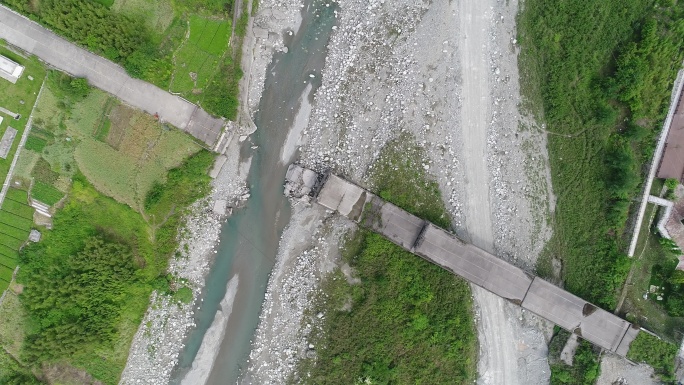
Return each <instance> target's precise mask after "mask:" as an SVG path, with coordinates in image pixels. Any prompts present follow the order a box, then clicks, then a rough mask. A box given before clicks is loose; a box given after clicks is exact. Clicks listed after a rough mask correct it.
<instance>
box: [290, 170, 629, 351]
mask: <svg viewBox="0 0 684 385" xmlns="http://www.w3.org/2000/svg"><path fill="white" fill-rule="evenodd" d="M285 193H286V194H288V195H291V196H293V197H311V198H314V199H315V200H316V202H317V203H318V204H320V205H322V206H324V207H326V208H328V209H330V210H333V211H336V212H338V213H340V214H341V215H343V216H345V217H347V218H349V219H351V220H353V221H355V222H357V223H358V224H359V225H361V226H363V227H366V228H368V229H370V230H373V231H375V232H377V233H379V234H381V235H383V236H384V237H386V238H387V239H389V240H390V241H392V242H394V243H395V244H397V245H399V246H401V247H403V248H404V249H406V250H408V251H410V252H411V253H413V254H416V255H418V256H420V257H422V258H424V259H426V260H428V261H430V262H432V263H434V264H436V265H438V266H440V267H442V268H443V269H445V270H448V271H450V272H452V273H453V274H456V275H458V276H460V277H462V278H464V279H466V280H467V281H469V282H472V283H473V284H475V285H478V286H480V287H482V288H484V289H486V290H488V291H490V292H492V293H494V294H496V295H498V296H500V297H502V298H504V299H507V300H509V301H511V302H513V303H515V304H516V305H519V306H521V307H522V308H523V309H526V310H529V311H531V312H533V313H535V314H537V315H539V316H541V317H543V318H545V319H547V320H549V321H551V322H553V323H555V324H556V325H558V326H560V327H562V328H563V329H566V330H568V331H570V332H572V333H575V334H577V335H578V336H580V337H582V338H584V339H585V340H587V341H589V342H591V343H593V344H595V345H597V346H600V347H601V348H603V349H606V350H609V351H611V352H613V353H616V354H618V355H621V356H626V355H627V351H628V350H629V346H630V344H631V343H632V341H634V339H635V338H636V336H637V334H638V333H639V328H638V327H637V326H636V325H633V324H631V323H629V322H627V321H625V320H623V319H622V318H620V317H617V316H616V315H614V314H612V313H609V312H607V311H605V310H603V309H601V308H599V307H597V306H595V305H593V304H591V303H589V302H587V301H585V300H583V299H582V298H579V297H577V296H575V295H573V294H571V293H569V292H567V291H566V290H563V289H561V288H559V287H557V286H555V285H553V284H551V283H549V282H547V281H545V280H543V279H541V278H539V277H535V276H533V275H531V274H529V273H527V272H525V271H524V270H522V269H520V268H518V267H516V266H514V265H512V264H510V263H508V262H506V261H503V260H501V259H499V258H497V257H496V256H494V255H492V254H490V253H488V252H486V251H484V250H482V249H480V248H477V247H475V246H474V245H472V244H468V243H465V242H463V241H461V240H460V239H458V238H457V237H456V236H454V235H453V234H451V233H449V232H447V231H446V230H444V229H441V228H439V227H437V226H435V225H433V224H432V223H430V222H427V221H425V220H423V219H421V218H418V217H416V216H415V215H412V214H409V213H408V212H406V211H404V210H402V209H400V208H399V207H397V206H395V205H393V204H391V203H388V202H385V201H384V200H382V199H381V198H379V197H378V196H376V195H374V194H372V193H371V192H369V191H367V190H365V189H363V188H361V187H359V186H357V185H355V184H353V183H350V182H348V181H346V180H344V179H342V178H340V177H338V176H336V175H321V174H318V173H316V172H314V171H312V170H309V169H305V168H303V167H300V166H298V165H290V167H289V168H288V170H287V175H286V187H285Z"/></svg>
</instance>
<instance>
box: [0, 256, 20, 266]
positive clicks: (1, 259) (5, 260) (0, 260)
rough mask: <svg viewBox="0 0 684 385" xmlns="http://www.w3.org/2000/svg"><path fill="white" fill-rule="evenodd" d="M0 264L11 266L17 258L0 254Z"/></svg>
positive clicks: (14, 264)
mask: <svg viewBox="0 0 684 385" xmlns="http://www.w3.org/2000/svg"><path fill="white" fill-rule="evenodd" d="M0 265H2V266H5V267H9V268H13V267H14V266H16V265H17V260H16V259H15V258H11V257H8V256H6V255H2V254H0Z"/></svg>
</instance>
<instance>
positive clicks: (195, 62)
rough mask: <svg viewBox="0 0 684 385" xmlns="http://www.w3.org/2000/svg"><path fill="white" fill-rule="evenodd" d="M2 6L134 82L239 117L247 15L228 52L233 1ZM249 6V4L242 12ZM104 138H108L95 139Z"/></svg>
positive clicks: (50, 0)
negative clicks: (121, 69)
mask: <svg viewBox="0 0 684 385" xmlns="http://www.w3.org/2000/svg"><path fill="white" fill-rule="evenodd" d="M0 2H3V3H5V4H7V5H9V6H10V7H12V8H14V9H15V10H17V11H19V12H21V13H24V14H26V15H27V16H29V17H31V18H32V19H34V20H37V21H38V22H40V23H42V24H44V25H45V26H46V27H48V28H50V29H52V30H54V31H55V32H57V33H59V34H61V35H63V36H65V37H66V38H67V39H69V40H71V41H74V42H76V43H77V44H80V45H82V46H84V47H86V48H88V49H89V50H92V51H94V52H96V53H98V54H101V55H103V56H105V57H107V58H108V59H111V60H114V61H116V62H118V63H120V64H122V65H123V66H124V68H125V69H126V71H127V72H128V73H129V74H131V75H132V76H134V77H138V78H141V79H144V80H147V81H149V82H151V83H154V84H156V85H158V86H159V87H161V88H164V89H169V90H170V91H173V92H178V93H181V94H182V95H183V96H184V97H185V98H186V99H188V100H191V101H194V102H196V103H199V104H200V105H201V106H202V107H203V108H205V109H206V110H207V111H209V112H210V113H213V114H215V115H218V116H223V117H226V118H228V119H235V117H236V110H237V103H238V102H237V100H238V88H237V82H238V81H239V80H240V78H241V77H242V71H241V70H240V56H241V51H242V38H243V37H244V35H245V33H246V27H247V24H248V21H249V13H248V12H242V13H241V15H240V17H239V18H238V23H237V25H236V26H235V30H236V33H237V35H238V37H239V38H238V39H236V40H235V44H234V47H232V48H233V49H231V47H229V44H228V42H229V39H230V34H231V20H232V12H233V9H234V0H192V1H183V2H177V1H172V0H159V1H144V0H117V1H115V2H114V1H112V0H97V1H94V0H66V1H62V0H36V1H32V2H25V1H23V0H0ZM247 5H248V3H247V0H244V1H243V4H242V6H243V7H242V8H243V9H245V10H246V9H247ZM188 28H189V31H188ZM186 32H189V34H187V35H189V37H188V38H186ZM223 99H226V100H223ZM105 130H106V129H105ZM98 132H99V129H98ZM105 136H106V132H105V133H101V134H100V136H97V135H96V137H98V138H103V137H105ZM38 151H39V150H38Z"/></svg>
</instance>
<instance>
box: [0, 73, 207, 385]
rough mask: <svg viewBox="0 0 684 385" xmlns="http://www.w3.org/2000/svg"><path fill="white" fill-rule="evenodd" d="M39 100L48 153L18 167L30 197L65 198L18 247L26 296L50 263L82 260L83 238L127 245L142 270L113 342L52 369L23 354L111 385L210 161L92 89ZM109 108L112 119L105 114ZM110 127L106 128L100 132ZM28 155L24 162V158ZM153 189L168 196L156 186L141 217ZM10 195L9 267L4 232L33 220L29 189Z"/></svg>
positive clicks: (5, 214)
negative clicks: (68, 97) (48, 221)
mask: <svg viewBox="0 0 684 385" xmlns="http://www.w3.org/2000/svg"><path fill="white" fill-rule="evenodd" d="M50 87H52V86H50ZM44 96H45V98H41V103H40V105H39V106H38V109H37V112H36V114H35V115H36V116H35V119H36V121H37V124H36V126H37V127H38V129H37V130H36V132H35V136H36V137H37V138H40V139H42V140H44V141H45V146H44V147H43V149H42V151H41V152H40V153H38V152H37V151H35V150H37V149H34V150H26V151H25V152H23V153H22V154H23V155H22V159H20V161H19V164H20V165H21V164H24V166H22V167H23V168H24V170H23V171H22V175H28V176H29V177H31V178H33V179H34V181H33V188H32V190H31V196H32V197H34V198H36V199H39V200H41V201H44V202H45V203H48V204H51V203H54V202H56V201H57V200H59V199H61V198H62V196H63V195H64V193H65V192H68V195H67V198H66V200H65V203H64V207H63V208H61V209H59V210H58V211H57V213H56V214H55V216H54V217H53V230H43V239H42V240H41V241H40V242H39V243H37V244H34V243H29V244H28V245H27V246H26V247H25V248H24V249H22V256H21V258H20V259H19V261H20V263H21V265H22V269H21V270H20V271H21V272H22V273H21V274H22V276H21V278H20V279H19V278H18V279H19V280H20V282H21V283H22V284H23V285H24V287H25V290H27V291H25V292H31V291H32V290H33V291H35V287H36V285H37V284H40V283H41V282H43V281H42V280H43V279H44V278H45V276H44V275H43V272H46V271H48V270H49V269H50V268H51V267H50V266H52V268H54V264H53V262H55V261H60V260H62V258H63V257H64V256H67V255H74V254H75V253H78V252H79V250H80V248H81V247H83V239H85V238H88V237H91V236H92V235H93V234H96V235H100V236H102V237H105V238H106V239H107V240H109V241H112V242H118V243H123V244H125V245H127V247H130V248H131V249H132V251H133V255H134V258H135V263H136V266H138V267H139V270H138V271H136V274H135V276H136V279H135V281H134V283H132V284H130V285H129V284H126V285H125V288H126V289H125V290H126V293H125V295H123V296H121V297H117V298H121V301H123V302H121V303H122V305H121V306H122V307H121V313H120V314H119V316H118V317H117V318H116V325H117V326H116V328H115V329H116V330H115V334H114V335H113V336H112V338H111V339H108V340H104V341H100V342H97V343H96V342H91V343H87V344H83V346H80V347H79V349H77V350H76V351H75V352H73V354H69V355H67V356H63V357H62V356H60V357H58V358H56V359H55V360H52V359H51V360H48V361H49V364H48V361H44V360H43V361H40V360H38V361H36V360H35V359H34V358H27V357H31V354H32V353H31V352H28V351H24V352H23V353H22V357H24V358H23V359H26V360H29V361H27V364H28V365H29V366H32V367H33V368H34V370H36V373H37V374H41V375H43V376H44V378H47V379H49V380H50V381H52V382H56V383H60V381H62V382H64V381H66V380H64V381H63V380H61V378H62V377H60V375H59V373H81V374H83V372H87V373H88V374H89V375H92V376H93V377H94V378H96V379H98V380H100V381H102V382H103V383H105V384H114V383H117V382H118V379H119V376H120V374H121V371H122V370H123V367H124V365H125V362H126V359H127V356H128V351H129V348H130V343H131V340H132V339H133V336H134V334H135V332H136V331H137V329H138V327H139V324H140V321H141V320H142V317H143V315H144V313H145V311H146V309H147V306H148V301H149V295H150V293H151V291H152V290H153V288H157V289H159V288H160V286H159V284H158V282H157V281H158V278H159V277H160V276H165V274H166V268H167V264H168V258H169V256H170V255H171V253H172V252H173V251H174V250H175V249H176V248H177V239H176V237H177V234H178V228H179V226H180V225H181V223H182V221H181V216H182V215H183V214H184V213H185V207H186V206H187V205H189V204H191V203H192V202H193V201H194V200H195V199H197V198H198V196H200V195H201V194H203V193H205V192H206V191H208V180H209V177H208V176H207V175H206V173H207V170H208V167H209V166H210V165H211V164H212V162H213V159H214V155H213V154H211V153H209V152H207V151H200V150H201V147H200V146H199V145H198V144H196V142H195V141H194V140H193V139H192V138H191V137H189V136H188V135H187V134H185V133H183V132H180V131H178V130H175V129H170V128H168V127H165V126H162V125H161V124H160V123H159V122H157V121H156V120H154V118H153V117H151V116H149V115H146V114H144V113H142V112H140V111H137V110H132V109H131V108H129V107H126V106H123V105H119V104H116V103H112V99H111V98H110V97H109V96H107V95H106V94H104V93H102V92H99V91H97V90H92V91H91V92H90V94H89V95H88V96H86V97H85V98H84V99H82V100H80V101H76V102H74V103H68V104H67V103H61V102H60V98H59V97H57V96H56V93H55V92H54V90H52V89H51V88H49V87H48V88H46V89H45V93H44ZM106 110H109V112H108V113H103V111H106ZM107 125H108V126H109V130H108V131H106V133H103V129H104V127H106V126H107ZM198 151H200V153H199V154H198V153H197V152H198ZM193 154H194V156H192V157H191V155H193ZM24 156H26V157H27V159H28V160H26V161H24V160H23V158H24ZM188 157H190V160H188V159H186V158H188ZM113 165H115V167H113ZM188 165H189V166H188ZM170 170H171V171H170ZM79 171H80V172H79ZM156 185H161V186H166V189H164V188H162V191H161V195H160V199H159V201H158V202H157V204H154V205H152V207H151V209H150V211H147V210H145V209H144V208H143V205H142V203H143V201H144V200H145V197H146V196H147V195H148V192H149V190H150V189H151V188H152V186H156ZM8 198H11V199H7V200H6V201H5V202H6V204H5V205H4V207H3V210H2V211H0V230H2V229H5V230H6V231H5V232H6V233H8V234H0V256H3V259H2V260H3V261H13V260H14V259H15V258H16V255H17V253H16V249H17V248H18V246H19V244H18V239H16V238H14V237H11V236H10V234H9V233H10V232H11V233H12V234H13V235H15V236H17V235H19V233H20V232H25V234H26V233H27V232H28V230H30V228H31V227H32V222H31V220H30V219H29V218H30V216H29V214H31V213H32V212H33V209H31V208H30V207H28V206H27V205H25V204H24V203H22V202H26V201H27V193H26V191H19V190H16V191H15V190H10V194H8ZM112 198H116V199H112ZM123 203H125V204H123ZM27 208H28V209H27ZM29 210H30V211H29ZM15 214H16V215H15ZM143 214H144V215H143ZM24 239H25V237H24ZM22 243H23V241H22ZM3 245H5V246H3ZM51 261H52V262H51ZM46 269H48V270H46ZM57 270H59V269H57ZM49 271H56V270H49ZM9 272H10V271H9V270H8V271H7V272H3V271H0V285H2V286H3V287H5V286H7V285H6V281H5V279H6V278H8V276H9V275H8V273H9ZM48 275H49V274H48ZM61 282H62V281H60V280H57V281H56V282H55V284H57V283H60V284H61ZM164 282H166V281H164ZM167 286H168V283H167ZM60 290H62V289H60ZM181 294H185V293H181ZM181 297H183V296H182V295H181ZM183 298H185V297H183ZM117 301H118V300H117ZM38 303H40V301H38ZM32 317H34V313H33V310H31V311H29V313H28V314H27V316H26V317H25V319H24V322H23V323H24V324H26V326H25V328H24V330H25V331H26V332H27V333H28V334H29V337H30V338H29V340H30V341H33V342H30V343H34V342H35V340H36V337H35V336H33V337H31V333H32V331H34V332H35V331H36V330H39V328H37V327H36V325H37V324H36V322H38V320H37V319H36V318H32ZM2 322H4V320H1V319H0V323H2ZM32 325H33V326H32ZM39 339H40V341H44V342H45V343H54V341H53V340H51V341H48V339H44V338H42V337H41V338H39ZM40 343H43V342H40ZM72 343H73V340H72ZM32 346H33V345H32ZM30 350H31V351H35V349H30ZM56 354H57V355H59V353H56ZM55 365H57V367H55ZM74 376H75V377H78V376H76V375H74ZM0 378H2V377H0ZM67 383H68V382H67Z"/></svg>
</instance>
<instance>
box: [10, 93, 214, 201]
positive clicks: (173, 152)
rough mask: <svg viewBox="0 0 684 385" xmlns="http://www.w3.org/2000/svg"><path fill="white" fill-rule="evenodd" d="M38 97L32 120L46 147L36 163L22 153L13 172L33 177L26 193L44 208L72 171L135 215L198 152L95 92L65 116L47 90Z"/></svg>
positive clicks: (176, 134)
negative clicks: (156, 185)
mask: <svg viewBox="0 0 684 385" xmlns="http://www.w3.org/2000/svg"><path fill="white" fill-rule="evenodd" d="M43 96H44V97H43V98H41V102H40V104H39V105H38V107H37V109H38V111H37V113H36V117H37V119H36V120H38V121H39V123H40V125H41V126H40V127H42V130H43V131H46V132H39V133H37V135H40V137H41V138H42V139H44V140H45V141H46V143H47V144H46V146H45V147H44V149H43V151H42V152H41V153H40V157H39V158H38V159H37V160H34V155H33V154H32V153H29V152H27V157H26V159H20V160H19V165H18V170H19V171H18V172H20V173H21V174H22V175H27V174H28V175H30V176H31V177H33V178H35V180H36V183H35V184H34V188H33V190H32V192H31V194H32V196H33V197H34V198H36V199H38V200H40V201H43V202H45V203H48V204H51V203H54V202H57V201H58V200H59V199H61V197H62V196H63V194H64V193H65V192H66V189H64V188H63V186H60V185H59V181H60V178H62V177H65V178H68V177H71V176H72V175H73V173H74V172H75V171H76V170H77V169H78V170H80V171H81V172H83V173H84V174H85V175H86V176H87V177H88V179H89V180H90V181H91V182H92V183H93V184H94V185H95V186H96V187H97V189H98V190H100V191H102V192H103V193H105V194H106V195H108V196H111V197H113V198H115V199H116V200H118V201H119V202H123V203H126V204H128V205H130V206H131V207H133V208H135V209H136V210H138V211H141V210H142V208H141V205H142V201H143V200H144V197H145V195H146V194H147V192H148V191H149V189H150V188H151V187H152V185H153V184H154V182H155V181H163V180H164V178H165V175H166V173H167V171H168V170H169V169H171V168H173V167H175V166H178V165H179V164H180V163H181V162H182V161H183V159H185V158H187V157H188V156H189V155H191V154H193V153H196V152H197V151H199V149H200V148H201V147H200V146H199V145H198V144H197V143H196V142H195V141H194V140H193V139H192V138H191V137H190V136H189V135H187V134H185V133H184V132H181V131H179V130H176V129H173V128H169V127H166V126H162V125H161V124H160V123H159V122H158V121H156V120H155V119H154V118H153V117H152V116H150V115H147V114H145V113H143V112H141V111H137V110H134V109H131V108H130V107H127V106H125V105H122V104H120V103H117V102H115V101H114V100H113V98H111V97H110V96H109V95H108V94H106V93H104V92H102V91H99V90H96V89H93V90H91V91H90V93H89V94H88V96H86V97H85V98H84V99H82V100H80V101H78V102H76V103H74V104H73V105H71V107H70V109H69V110H68V111H65V110H64V108H62V107H61V105H60V104H59V103H58V99H57V96H56V91H55V90H53V89H52V87H49V88H46V89H45V90H44V94H43ZM104 127H106V128H107V129H106V130H103V128H104ZM22 158H23V156H22ZM24 162H25V163H24ZM114 164H115V165H116V167H112V166H111V165H114ZM36 194H38V195H39V196H40V198H39V197H38V196H36ZM41 198H42V199H41Z"/></svg>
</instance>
